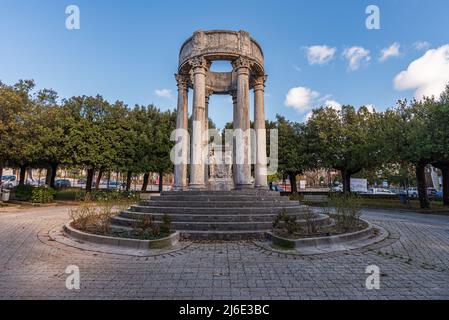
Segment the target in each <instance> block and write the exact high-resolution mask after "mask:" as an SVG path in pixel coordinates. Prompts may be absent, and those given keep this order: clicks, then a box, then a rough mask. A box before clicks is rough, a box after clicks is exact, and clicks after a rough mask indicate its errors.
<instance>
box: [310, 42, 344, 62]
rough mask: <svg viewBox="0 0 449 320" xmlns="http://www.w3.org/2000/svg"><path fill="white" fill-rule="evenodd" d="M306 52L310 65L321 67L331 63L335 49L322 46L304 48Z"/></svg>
mask: <svg viewBox="0 0 449 320" xmlns="http://www.w3.org/2000/svg"><path fill="white" fill-rule="evenodd" d="M305 49H306V52H307V60H309V64H310V65H315V64H318V65H323V64H326V63H328V62H329V61H331V60H332V59H333V58H334V56H335V52H337V48H331V47H328V46H325V45H322V46H311V47H306V48H305Z"/></svg>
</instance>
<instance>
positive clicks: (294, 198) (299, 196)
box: [290, 193, 304, 201]
mask: <svg viewBox="0 0 449 320" xmlns="http://www.w3.org/2000/svg"><path fill="white" fill-rule="evenodd" d="M290 200H292V201H303V200H304V196H303V195H302V194H299V193H294V194H292V195H291V196H290Z"/></svg>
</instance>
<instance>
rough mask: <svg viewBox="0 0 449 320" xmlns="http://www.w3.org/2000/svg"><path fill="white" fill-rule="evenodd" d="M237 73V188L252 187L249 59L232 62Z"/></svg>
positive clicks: (235, 128)
mask: <svg viewBox="0 0 449 320" xmlns="http://www.w3.org/2000/svg"><path fill="white" fill-rule="evenodd" d="M233 66H234V69H235V71H236V73H237V104H236V110H234V113H235V114H234V133H235V134H236V139H235V140H234V142H235V150H236V152H235V161H236V163H235V166H234V167H235V180H236V181H235V184H236V188H237V189H248V188H252V187H253V186H252V184H251V156H250V119H249V73H250V66H251V61H250V60H249V59H246V58H239V59H237V60H236V61H234V63H233Z"/></svg>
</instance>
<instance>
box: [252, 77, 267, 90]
mask: <svg viewBox="0 0 449 320" xmlns="http://www.w3.org/2000/svg"><path fill="white" fill-rule="evenodd" d="M267 78H268V76H266V75H265V76H258V77H255V78H254V80H253V84H254V91H258V90H265V82H266V81H267Z"/></svg>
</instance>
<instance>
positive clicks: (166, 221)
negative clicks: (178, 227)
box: [133, 214, 171, 240]
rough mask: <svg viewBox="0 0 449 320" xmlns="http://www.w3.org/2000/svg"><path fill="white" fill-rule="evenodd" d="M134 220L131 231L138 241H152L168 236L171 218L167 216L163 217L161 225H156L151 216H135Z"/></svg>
mask: <svg viewBox="0 0 449 320" xmlns="http://www.w3.org/2000/svg"><path fill="white" fill-rule="evenodd" d="M134 218H135V223H134V225H133V230H134V232H135V234H136V236H137V238H139V239H142V240H154V239H158V238H161V237H166V236H168V235H170V232H171V217H170V216H169V215H167V214H166V215H164V216H163V218H162V224H161V225H158V224H156V223H155V222H154V218H153V216H151V215H136V216H135V217H134Z"/></svg>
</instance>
